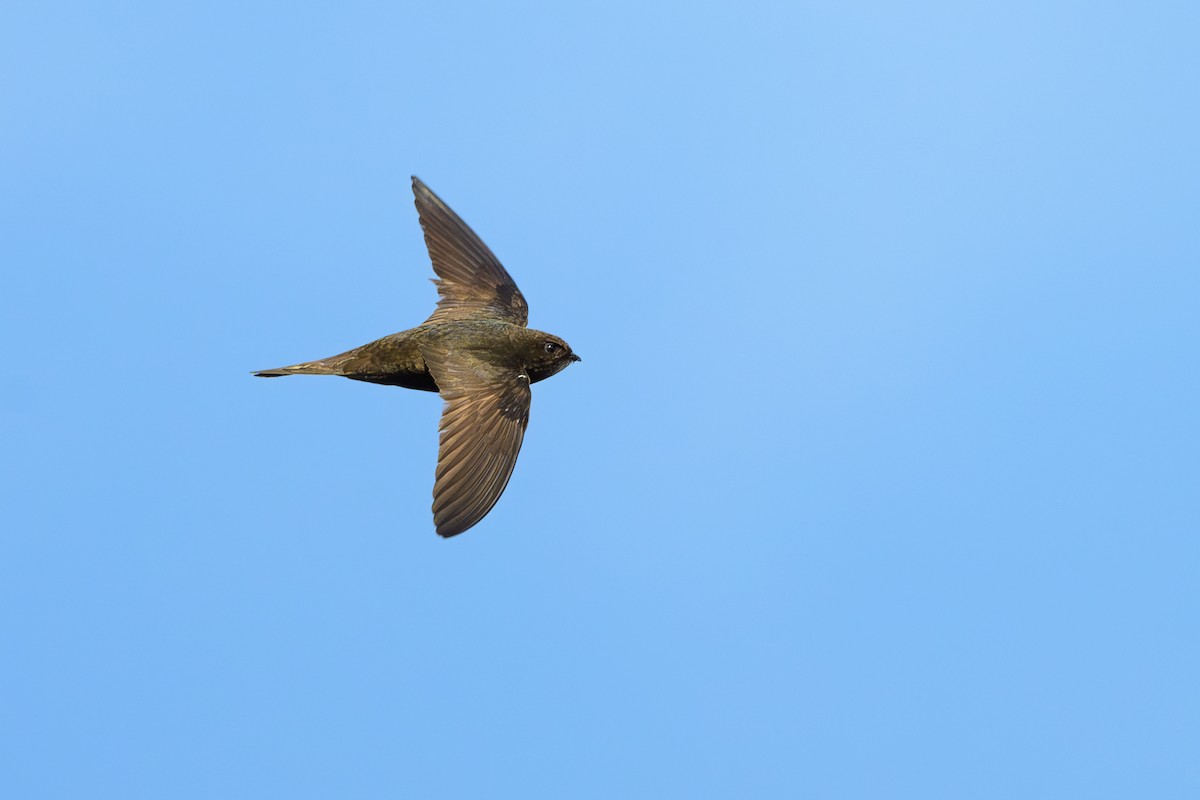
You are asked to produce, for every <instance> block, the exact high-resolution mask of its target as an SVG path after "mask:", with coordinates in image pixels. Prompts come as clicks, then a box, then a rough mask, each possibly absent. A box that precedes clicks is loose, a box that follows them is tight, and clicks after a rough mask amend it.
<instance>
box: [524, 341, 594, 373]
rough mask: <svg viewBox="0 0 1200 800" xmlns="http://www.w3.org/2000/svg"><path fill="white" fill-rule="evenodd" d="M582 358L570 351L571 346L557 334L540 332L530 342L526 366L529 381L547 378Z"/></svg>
mask: <svg viewBox="0 0 1200 800" xmlns="http://www.w3.org/2000/svg"><path fill="white" fill-rule="evenodd" d="M576 361H582V359H581V358H580V357H579V356H577V355H575V353H573V352H572V351H571V346H570V345H569V344H567V343H566V342H564V341H563V340H562V339H560V338H558V337H557V336H553V335H551V334H549V333H541V334H539V335H538V336H537V338H536V339H534V340H532V341H531V342H530V346H529V353H528V356H527V362H526V368H527V369H528V370H529V379H530V382H531V383H537V382H538V381H540V380H543V379H545V378H549V377H550V376H551V375H553V374H555V373H557V372H562V371H563V370H564V369H566V368H567V367H568V366H569V365H571V364H572V363H574V362H576Z"/></svg>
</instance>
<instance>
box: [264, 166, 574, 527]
mask: <svg viewBox="0 0 1200 800" xmlns="http://www.w3.org/2000/svg"><path fill="white" fill-rule="evenodd" d="M413 194H414V195H415V197H416V205H417V211H418V213H419V215H420V218H421V226H422V227H423V228H424V229H425V243H426V245H427V246H428V248H429V255H430V258H431V260H432V261H433V267H434V271H435V272H436V273H437V274H438V280H435V281H434V282H435V283H436V284H437V285H438V292H439V294H440V295H441V300H440V301H439V302H438V308H437V310H436V311H434V313H433V314H432V315H431V316H430V317H429V319H427V320H426V321H425V322H424V323H422V324H421V325H418V326H417V327H415V328H410V329H409V330H406V331H401V332H400V333H393V334H391V335H390V336H384V337H383V338H382V339H376V340H375V341H373V342H368V343H367V344H364V345H362V346H361V347H356V348H354V349H353V350H348V351H346V352H345V353H342V354H340V355H336V356H330V357H329V358H322V359H318V360H316V361H307V362H304V363H302V364H293V365H292V366H289V367H278V368H276V369H270V370H262V371H260V372H256V373H254V374H255V375H258V376H259V377H263V378H277V377H283V376H285V375H340V376H342V377H345V378H351V379H353V380H359V381H368V382H370V383H379V384H385V385H388V386H401V387H403V388H406V389H417V390H421V391H427V392H439V393H440V394H441V395H442V398H443V399H444V400H445V401H446V405H445V408H444V409H443V412H442V423H441V425H440V428H439V429H440V430H441V437H440V438H441V441H440V447H439V453H438V468H437V473H436V479H435V482H434V502H433V513H434V523H435V525H436V526H437V532H438V533H439V534H441V535H442V536H453V535H455V534H458V533H462V532H463V531H465V530H466V529H467V528H470V527H471V526H472V525H474V524H475V523H477V522H478V521H479V520H480V519H482V518H483V517H484V515H486V514H487V512H488V511H490V510H491V508H492V506H493V505H495V503H496V501H497V500H498V499H499V498H500V494H501V493H502V492H503V491H504V487H505V486H506V485H507V483H508V478H509V476H510V475H511V474H512V470H513V467H514V466H515V464H516V460H517V453H518V452H519V451H520V449H521V440H522V438H523V437H524V433H525V427H526V425H527V424H528V422H529V400H530V392H529V386H530V384H533V383H536V382H538V381H540V380H544V379H546V378H548V377H550V376H551V375H554V374H555V373H557V372H559V371H561V370H563V369H565V368H566V367H567V366H568V365H569V364H571V363H572V362H575V361H579V357H578V356H576V355H575V354H574V353H573V352H572V351H571V348H570V347H569V346H568V345H567V343H566V342H564V341H563V340H562V339H559V338H558V337H557V336H553V335H551V334H548V333H543V332H541V331H536V330H532V329H530V328H527V327H525V323H526V319H527V316H528V306H527V305H526V303H525V298H524V297H523V296H522V295H521V292H520V290H519V289H517V286H516V284H515V283H514V282H513V280H512V278H511V277H509V275H508V273H507V272H506V271H505V269H504V267H503V266H501V264H500V262H499V261H498V260H497V259H496V257H495V256H494V255H492V253H491V251H490V250H488V248H487V246H486V245H485V244H484V243H483V242H482V241H481V240H480V239H479V237H478V236H476V235H475V233H474V232H473V231H471V229H470V228H468V227H467V225H466V223H464V222H463V221H462V220H461V219H459V217H458V216H457V215H456V214H455V213H454V212H453V211H451V210H450V208H449V206H447V205H446V204H445V203H443V202H442V201H441V200H440V199H439V198H438V197H437V196H436V195H435V194H433V192H431V191H430V190H429V188H428V187H426V186H425V184H423V183H421V181H420V180H418V179H417V178H415V177H414V178H413Z"/></svg>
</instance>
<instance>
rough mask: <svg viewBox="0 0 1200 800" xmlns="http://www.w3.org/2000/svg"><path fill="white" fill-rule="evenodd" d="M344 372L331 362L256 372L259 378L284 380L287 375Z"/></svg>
mask: <svg viewBox="0 0 1200 800" xmlns="http://www.w3.org/2000/svg"><path fill="white" fill-rule="evenodd" d="M341 374H342V371H341V370H340V369H339V368H338V367H336V366H334V365H333V364H331V363H329V360H321V361H306V362H305V363H303V364H293V365H292V366H290V367H276V368H275V369H264V370H261V371H259V372H255V373H254V375H255V376H256V377H259V378H282V377H284V376H285V375H341Z"/></svg>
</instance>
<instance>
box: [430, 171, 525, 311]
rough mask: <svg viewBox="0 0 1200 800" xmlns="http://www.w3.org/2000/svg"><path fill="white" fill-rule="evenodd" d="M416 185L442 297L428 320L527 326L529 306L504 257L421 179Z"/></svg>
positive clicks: (431, 258) (439, 292)
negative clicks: (483, 321)
mask: <svg viewBox="0 0 1200 800" xmlns="http://www.w3.org/2000/svg"><path fill="white" fill-rule="evenodd" d="M412 182H413V196H414V197H415V198H416V201H415V202H416V205H417V214H418V215H420V218H421V228H422V229H424V231H425V246H426V247H428V248H429V258H430V260H432V261H433V271H434V272H436V273H437V275H438V279H437V280H435V281H434V283H436V284H437V287H438V294H439V295H441V299H440V300H438V307H437V310H436V311H434V312H433V314H432V315H431V316H430V317H429V319H428V320H426V322H444V321H449V320H460V319H480V318H484V319H501V320H504V321H505V322H511V323H513V324H514V325H522V326H523V325H525V324H526V323H527V322H528V320H529V305H528V304H527V303H526V302H525V298H524V297H523V296H522V295H521V290H520V289H518V288H517V284H516V283H514V282H513V279H512V278H511V277H510V276H509V274H508V272H507V271H506V270H505V269H504V267H503V265H501V263H500V261H499V259H497V258H496V257H495V256H494V255H492V251H491V250H489V249H488V246H487V245H486V244H484V243H483V240H482V239H480V238H479V237H478V236H476V235H475V232H474V231H472V230H471V229H470V228H468V227H467V223H465V222H463V221H462V220H461V219H460V218H459V216H458V214H455V213H454V211H452V210H451V209H450V206H448V205H446V204H445V203H443V202H442V200H441V198H440V197H438V196H437V195H436V194H434V193H433V192H432V191H430V189H429V187H428V186H426V185H425V184H424V183H422V182H421V179H420V178H418V177H417V176H415V175H414V176H413V179H412Z"/></svg>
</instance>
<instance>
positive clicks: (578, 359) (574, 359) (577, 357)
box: [571, 353, 583, 361]
mask: <svg viewBox="0 0 1200 800" xmlns="http://www.w3.org/2000/svg"><path fill="white" fill-rule="evenodd" d="M571 360H572V361H583V359H582V358H580V357H579V356H577V355H575V354H574V353H571Z"/></svg>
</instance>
